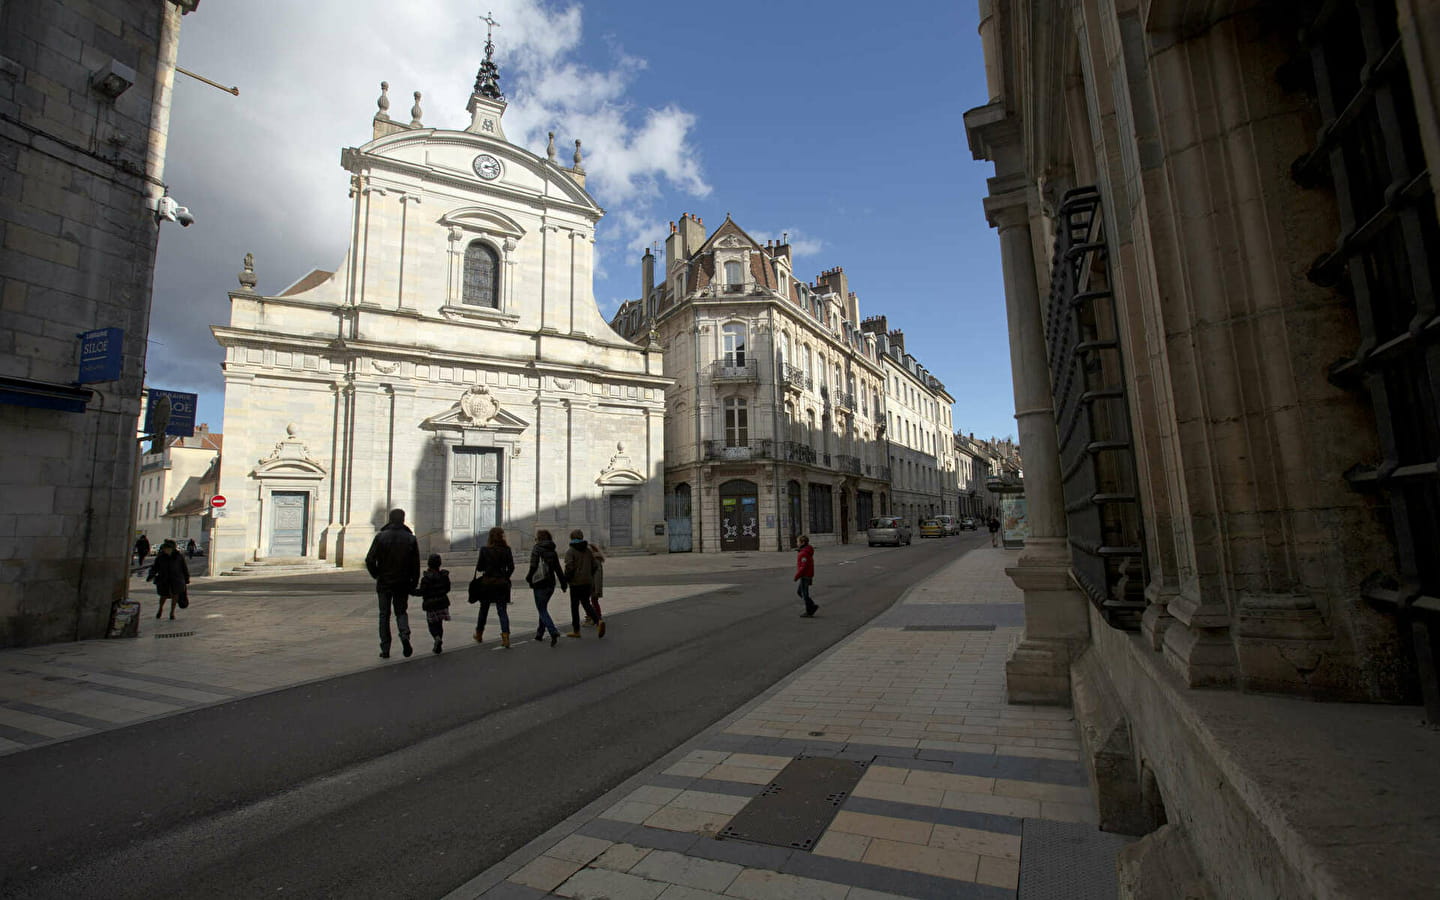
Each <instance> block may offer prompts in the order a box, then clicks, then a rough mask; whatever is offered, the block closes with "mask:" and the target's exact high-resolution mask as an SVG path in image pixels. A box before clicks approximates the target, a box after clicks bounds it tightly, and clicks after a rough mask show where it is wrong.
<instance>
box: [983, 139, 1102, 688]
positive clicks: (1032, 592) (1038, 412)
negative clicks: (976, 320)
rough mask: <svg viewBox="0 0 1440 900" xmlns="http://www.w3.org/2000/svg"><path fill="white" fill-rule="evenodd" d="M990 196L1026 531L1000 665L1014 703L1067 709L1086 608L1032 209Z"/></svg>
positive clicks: (1012, 196)
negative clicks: (1067, 496)
mask: <svg viewBox="0 0 1440 900" xmlns="http://www.w3.org/2000/svg"><path fill="white" fill-rule="evenodd" d="M1015 149H1017V150H1018V147H1017V148H1015ZM997 181H999V179H997ZM996 187H997V184H996V183H992V185H991V196H990V197H988V198H987V199H986V201H985V214H986V217H987V219H988V220H989V222H990V224H991V225H992V226H993V227H995V228H996V229H998V230H999V232H1000V259H1001V267H1002V271H1003V273H1004V278H1005V308H1006V312H1007V319H1008V325H1009V332H1010V374H1011V378H1012V380H1013V382H1014V389H1015V421H1016V429H1017V432H1018V434H1019V438H1020V446H1021V447H1022V448H1024V453H1025V500H1026V513H1027V516H1028V518H1029V521H1030V537H1029V538H1027V539H1026V541H1025V550H1024V552H1023V553H1021V555H1020V561H1019V565H1017V566H1014V567H1013V568H1009V569H1006V570H1005V572H1006V574H1007V575H1009V576H1010V577H1011V579H1012V580H1014V582H1015V584H1016V586H1017V587H1019V588H1020V590H1021V591H1023V592H1024V594H1025V637H1024V639H1023V640H1022V641H1021V642H1020V644H1019V645H1018V646H1017V647H1016V648H1015V651H1014V653H1012V654H1011V656H1010V659H1009V661H1008V662H1006V664H1005V683H1006V689H1007V693H1008V695H1009V698H1010V701H1011V702H1014V703H1051V704H1059V705H1068V704H1069V702H1070V663H1071V662H1072V661H1073V660H1074V659H1075V657H1076V656H1078V655H1079V652H1080V650H1081V649H1083V647H1084V645H1085V644H1086V643H1087V642H1088V640H1089V637H1090V624H1089V622H1090V620H1089V607H1088V603H1087V601H1086V599H1085V597H1084V596H1083V595H1082V594H1081V593H1080V592H1079V591H1078V590H1076V588H1075V586H1074V584H1073V583H1072V582H1071V579H1070V549H1069V545H1068V541H1067V531H1066V522H1065V508H1064V498H1063V494H1062V491H1061V484H1060V455H1059V447H1058V444H1057V441H1056V436H1055V415H1054V408H1053V404H1052V401H1051V392H1050V370H1049V364H1048V362H1047V359H1048V357H1047V355H1046V350H1045V334H1044V329H1043V326H1042V324H1041V321H1042V319H1041V301H1040V292H1039V289H1038V286H1037V283H1036V277H1035V263H1034V255H1033V253H1032V250H1031V242H1030V240H1031V238H1030V214H1029V207H1028V204H1027V202H1026V197H1025V192H1024V190H1023V189H1019V190H1010V191H1006V192H1004V193H996V192H995V188H996Z"/></svg>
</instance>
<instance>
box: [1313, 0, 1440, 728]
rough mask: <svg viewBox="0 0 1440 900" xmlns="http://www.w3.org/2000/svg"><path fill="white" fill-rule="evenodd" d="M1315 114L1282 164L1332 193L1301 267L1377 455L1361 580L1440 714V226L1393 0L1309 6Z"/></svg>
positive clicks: (1430, 707)
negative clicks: (1390, 553) (1376, 550)
mask: <svg viewBox="0 0 1440 900" xmlns="http://www.w3.org/2000/svg"><path fill="white" fill-rule="evenodd" d="M1301 42H1302V44H1303V45H1304V47H1305V49H1306V51H1307V52H1308V53H1309V57H1310V58H1309V62H1310V72H1309V73H1307V74H1310V75H1311V76H1312V77H1313V83H1311V84H1308V85H1306V87H1307V88H1309V89H1311V90H1313V93H1314V95H1315V97H1316V99H1317V101H1318V106H1319V111H1320V115H1321V118H1322V126H1321V128H1320V130H1319V133H1318V136H1317V140H1316V144H1315V147H1314V148H1313V149H1312V150H1311V151H1310V152H1309V153H1307V154H1306V155H1304V156H1303V157H1301V158H1300V159H1299V160H1297V161H1296V163H1295V165H1294V168H1293V170H1292V174H1293V175H1294V177H1295V179H1296V180H1297V181H1298V182H1299V183H1300V184H1302V185H1305V186H1308V187H1320V186H1324V185H1328V186H1330V187H1331V188H1332V189H1333V190H1334V193H1335V199H1336V205H1337V207H1338V211H1339V218H1340V234H1339V236H1338V238H1337V240H1336V243H1335V249H1334V250H1333V251H1331V252H1329V253H1327V254H1325V255H1323V256H1321V257H1320V258H1319V259H1318V260H1316V262H1315V264H1314V265H1313V266H1312V268H1311V271H1310V278H1311V280H1312V281H1314V282H1316V283H1317V284H1320V285H1324V286H1333V287H1335V288H1336V289H1337V290H1339V291H1340V292H1341V293H1342V294H1344V295H1345V296H1347V297H1348V298H1350V299H1351V300H1353V302H1354V305H1355V313H1356V318H1357V322H1358V325H1359V331H1360V346H1359V347H1357V348H1356V350H1355V354H1354V355H1353V356H1352V357H1350V358H1349V359H1345V360H1342V361H1340V362H1339V363H1337V364H1335V366H1333V367H1332V369H1331V372H1330V375H1331V379H1332V380H1333V381H1334V382H1335V383H1336V384H1338V385H1341V386H1343V387H1347V388H1349V389H1351V390H1354V391H1356V392H1357V393H1361V394H1364V395H1366V396H1368V398H1369V400H1370V404H1371V406H1372V407H1373V409H1374V412H1375V424H1376V427H1377V430H1378V436H1379V444H1380V450H1381V454H1382V459H1381V461H1380V462H1379V463H1378V464H1368V463H1364V462H1360V463H1357V464H1356V465H1354V466H1353V467H1351V468H1350V469H1349V470H1348V471H1347V472H1346V473H1345V477H1346V479H1347V480H1348V481H1349V482H1350V484H1351V485H1352V486H1353V487H1355V488H1357V489H1360V490H1367V491H1375V492H1377V493H1378V494H1379V495H1380V496H1381V497H1383V498H1384V500H1385V501H1386V505H1385V508H1384V511H1383V514H1384V515H1385V516H1386V518H1387V520H1388V521H1387V524H1388V526H1389V527H1390V530H1391V532H1392V535H1393V539H1394V543H1395V566H1394V569H1393V570H1391V571H1387V572H1375V573H1373V574H1372V575H1371V576H1370V577H1369V578H1367V579H1366V580H1365V581H1364V583H1363V585H1362V588H1361V590H1362V594H1363V596H1364V598H1365V599H1366V600H1367V601H1369V602H1370V603H1372V604H1374V605H1376V606H1378V607H1380V608H1382V609H1386V610H1389V611H1391V612H1393V613H1395V614H1396V615H1397V616H1398V617H1399V619H1400V623H1401V628H1402V633H1403V635H1404V638H1405V640H1407V641H1408V643H1409V645H1410V646H1409V649H1410V652H1411V653H1413V655H1414V658H1415V663H1416V666H1417V670H1418V674H1419V683H1420V694H1421V696H1422V698H1423V700H1424V703H1425V707H1426V713H1427V715H1428V717H1429V718H1430V720H1431V721H1432V722H1440V675H1437V654H1440V472H1437V468H1440V405H1437V400H1440V315H1437V312H1436V286H1437V283H1440V227H1437V224H1436V216H1435V205H1434V198H1433V196H1432V188H1431V186H1430V172H1429V171H1428V170H1427V168H1426V160H1425V156H1424V151H1423V149H1422V147H1421V143H1420V131H1419V126H1418V123H1417V119H1416V110H1415V101H1414V98H1413V97H1412V96H1411V92H1410V81H1409V73H1408V71H1407V69H1406V64H1405V56H1404V51H1403V48H1402V45H1401V41H1400V35H1399V32H1398V28H1397V19H1396V12H1395V4H1394V2H1393V0H1376V2H1368V3H1338V2H1331V3H1325V4H1318V5H1317V6H1316V8H1315V9H1314V11H1313V12H1312V14H1311V16H1310V17H1309V19H1308V21H1307V22H1306V25H1305V28H1304V30H1303V31H1302V33H1301Z"/></svg>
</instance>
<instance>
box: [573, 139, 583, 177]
mask: <svg viewBox="0 0 1440 900" xmlns="http://www.w3.org/2000/svg"><path fill="white" fill-rule="evenodd" d="M584 162H585V156H584V154H582V153H581V152H580V139H579V138H576V139H575V171H576V172H579V173H581V174H584V172H585V166H584Z"/></svg>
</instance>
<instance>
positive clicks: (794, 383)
mask: <svg viewBox="0 0 1440 900" xmlns="http://www.w3.org/2000/svg"><path fill="white" fill-rule="evenodd" d="M781 377H782V378H783V379H784V381H785V386H786V387H789V388H794V389H795V390H797V391H808V390H810V386H811V378H810V376H809V375H806V374H805V370H804V369H801V368H800V367H799V366H792V365H790V364H789V363H786V364H785V369H784V372H783V374H782V376H781Z"/></svg>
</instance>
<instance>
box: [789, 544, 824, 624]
mask: <svg viewBox="0 0 1440 900" xmlns="http://www.w3.org/2000/svg"><path fill="white" fill-rule="evenodd" d="M795 550H796V553H795V580H796V581H798V582H800V585H799V586H798V587H796V588H795V593H797V594H799V595H800V599H801V600H804V601H805V611H804V612H803V613H801V614H800V618H802V619H813V618H815V611H816V610H817V609H819V608H820V607H819V606H818V605H817V604H816V603H815V601H814V600H811V599H810V584H811V582H813V581H814V580H815V548H814V547H812V546H810V537H809V536H808V535H804V534H802V535H800V536H799V537H798V538H796V539H795Z"/></svg>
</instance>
